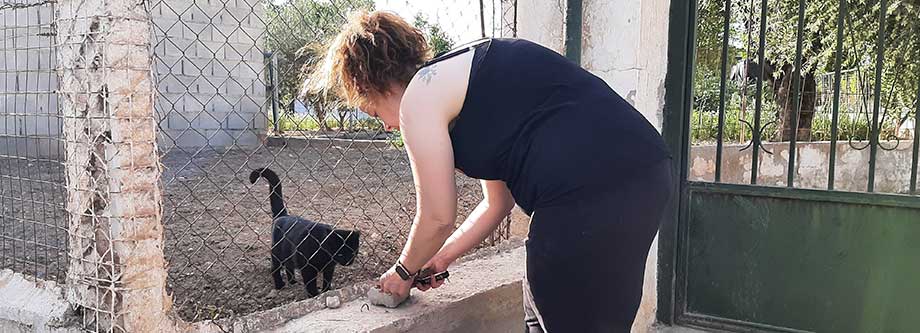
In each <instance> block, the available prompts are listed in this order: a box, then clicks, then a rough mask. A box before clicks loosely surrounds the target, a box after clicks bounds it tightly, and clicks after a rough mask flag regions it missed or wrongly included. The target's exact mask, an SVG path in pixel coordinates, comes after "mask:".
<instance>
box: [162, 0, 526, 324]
mask: <svg viewBox="0 0 920 333" xmlns="http://www.w3.org/2000/svg"><path fill="white" fill-rule="evenodd" d="M481 4H482V5H481V6H479V5H473V6H471V3H470V2H467V1H459V0H456V1H450V0H448V1H387V0H380V1H370V0H332V1H328V0H327V1H314V0H287V1H258V0H193V1H189V0H156V1H154V2H152V3H151V12H152V15H153V23H154V33H155V41H154V45H153V58H154V63H155V66H154V67H155V78H156V80H157V102H156V112H157V116H158V119H159V134H158V140H159V147H160V152H161V163H162V164H163V166H164V174H163V177H162V182H163V186H164V188H165V192H164V205H165V207H164V214H165V215H164V219H163V221H164V224H165V231H166V246H165V252H166V257H167V260H168V261H169V279H168V284H169V288H170V289H171V291H172V294H173V295H174V297H175V305H176V309H177V311H178V313H179V314H180V316H181V317H182V318H183V319H185V320H189V321H198V320H204V319H214V318H222V317H229V316H234V315H241V314H245V313H250V312H254V311H258V310H264V309H268V308H272V307H275V306H278V305H281V304H286V303H290V302H292V301H294V300H300V299H304V298H306V297H308V293H307V292H306V290H305V289H306V288H305V286H304V285H303V281H302V280H301V282H299V283H298V284H296V285H289V286H285V287H284V288H282V289H280V290H276V289H275V284H274V283H273V278H272V272H273V268H272V260H271V259H272V258H273V256H272V255H270V252H271V251H272V249H273V247H274V248H275V249H276V250H278V248H279V247H284V246H289V245H290V246H294V247H297V246H301V248H300V250H303V251H296V253H286V254H281V257H279V256H277V255H276V256H274V258H275V259H277V260H278V261H290V260H295V261H297V263H296V264H295V266H296V268H298V272H297V275H301V274H306V275H308V277H309V276H312V274H318V275H320V276H322V274H321V273H323V272H324V271H328V268H329V267H333V266H332V265H330V262H332V261H337V262H339V264H338V265H335V271H334V282H333V284H332V288H337V287H341V286H345V285H348V284H351V283H354V282H359V281H367V280H369V279H373V278H375V277H377V276H378V275H379V274H380V273H382V272H383V271H385V270H386V269H388V268H389V266H390V265H392V263H393V262H394V261H395V260H396V258H397V257H398V255H399V253H400V251H401V246H402V244H403V243H404V242H405V240H406V236H407V234H408V228H409V226H410V223H411V220H412V217H413V210H414V208H415V203H414V200H415V196H414V187H413V184H412V174H411V171H410V167H409V161H408V159H407V157H406V154H405V151H404V150H403V149H402V146H401V142H400V140H399V136H398V133H387V132H385V131H384V130H383V126H382V125H381V124H380V123H378V122H377V121H376V120H374V119H370V118H367V117H366V116H364V115H363V114H362V113H360V112H359V111H358V110H353V109H347V108H345V107H343V106H341V105H340V103H336V102H334V101H332V102H330V101H327V100H320V99H313V98H309V97H308V98H305V99H298V98H295V96H296V95H297V92H298V90H299V88H300V84H301V82H302V81H303V79H304V76H303V69H304V68H305V67H306V68H309V66H310V65H312V64H314V63H315V62H316V60H317V59H318V56H319V53H318V52H319V50H320V49H321V46H322V45H323V44H324V43H326V42H328V41H329V39H330V38H331V37H332V36H334V34H335V33H336V31H337V27H339V26H340V25H341V24H342V23H344V22H345V19H346V17H347V14H348V13H349V12H350V11H352V10H357V9H385V10H392V11H395V12H396V13H398V14H400V15H401V16H403V17H404V18H406V19H407V20H408V21H410V22H411V23H414V24H416V25H417V26H418V27H420V29H422V30H423V31H424V32H425V33H426V34H427V35H428V37H429V40H430V42H431V43H432V46H433V47H434V48H435V49H436V51H444V50H446V49H449V48H450V47H451V46H453V45H457V44H460V43H463V42H466V41H470V40H473V39H476V38H479V37H481V36H482V35H486V36H496V37H501V36H505V37H510V36H514V34H515V33H516V29H515V28H514V27H515V21H514V20H515V19H516V14H515V13H516V11H515V7H514V6H516V1H483V2H481ZM258 168H269V169H271V170H273V171H275V172H276V173H277V174H278V175H279V178H280V182H281V185H282V187H283V189H284V191H283V197H284V201H285V205H286V208H287V211H288V212H290V214H291V215H295V216H299V217H302V218H305V219H309V220H311V221H315V222H319V223H323V224H326V225H329V226H331V228H332V229H335V230H341V231H342V232H340V233H337V234H326V233H325V232H320V230H321V229H322V227H315V230H316V232H311V233H310V235H309V236H308V237H299V236H300V234H296V233H295V232H291V231H290V230H288V229H284V230H283V231H282V233H285V232H287V233H286V235H288V236H286V237H285V239H284V242H282V243H283V244H286V245H279V246H273V242H272V232H273V227H272V212H271V210H270V208H269V207H270V205H269V198H268V197H269V185H267V183H266V182H265V180H264V179H259V180H257V181H256V182H255V183H254V184H252V183H250V179H249V176H250V173H251V172H252V171H253V170H255V169H258ZM458 190H459V193H458V194H459V197H460V202H459V208H460V213H461V214H460V216H461V217H465V216H466V214H467V213H469V212H470V211H471V210H472V209H473V208H474V207H475V206H476V205H477V204H478V203H479V201H480V200H481V196H480V195H481V194H480V189H479V184H478V182H476V181H473V180H471V179H466V178H464V177H462V176H458ZM459 222H460V221H458V223H459ZM348 231H358V232H360V242H359V245H358V246H357V247H358V248H357V249H356V250H357V251H355V252H356V256H355V257H354V262H353V263H352V264H351V265H348V266H345V265H341V264H342V263H347V261H348V260H347V259H348V258H346V257H347V256H343V254H345V253H346V252H349V251H348V250H355V249H353V248H352V247H354V244H353V243H350V242H349V241H347V240H346V239H348V235H351V234H349V233H347V232H348ZM509 234H510V226H509V224H508V222H507V221H506V222H505V223H504V224H503V225H502V226H501V227H500V228H499V230H497V231H496V233H495V234H494V235H493V236H492V237H491V239H490V240H488V241H487V242H486V245H489V244H494V243H495V242H498V241H500V240H501V239H504V238H507V237H508V236H509ZM320 242H321V243H323V244H324V245H323V246H322V247H321V248H319V249H316V246H315V244H313V243H320ZM343 242H344V244H343ZM309 244H313V245H309ZM310 246H313V247H310ZM307 247H310V249H306V248H307ZM343 251H344V252H343ZM303 252H309V253H303ZM300 268H304V270H303V271H300ZM276 271H277V270H276ZM280 273H281V272H280V271H279V274H280ZM285 280H287V279H285ZM298 280H300V278H298ZM308 280H310V281H307V282H312V280H313V279H312V278H308ZM318 280H320V281H323V282H322V283H320V285H321V286H323V288H326V287H328V286H329V285H328V284H326V282H325V279H324V278H318Z"/></svg>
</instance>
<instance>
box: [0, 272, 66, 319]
mask: <svg viewBox="0 0 920 333" xmlns="http://www.w3.org/2000/svg"><path fill="white" fill-rule="evenodd" d="M0 295H3V297H0V332H56V333H57V332H60V333H63V332H80V329H78V328H77V327H76V326H75V325H74V320H75V318H73V316H72V309H71V308H70V306H69V304H68V303H67V301H66V300H65V299H64V290H63V288H61V286H60V285H58V284H57V283H54V282H48V281H42V280H36V279H35V278H32V277H30V276H25V275H22V274H20V273H16V272H13V271H11V270H8V269H5V270H2V271H0Z"/></svg>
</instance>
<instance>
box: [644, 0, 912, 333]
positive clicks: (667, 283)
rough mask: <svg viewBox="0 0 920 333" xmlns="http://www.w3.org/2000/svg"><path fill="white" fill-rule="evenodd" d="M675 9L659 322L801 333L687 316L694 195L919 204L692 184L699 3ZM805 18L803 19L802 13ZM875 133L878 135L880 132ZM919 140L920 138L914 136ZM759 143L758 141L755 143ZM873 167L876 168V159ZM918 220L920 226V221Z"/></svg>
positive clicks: (897, 198)
mask: <svg viewBox="0 0 920 333" xmlns="http://www.w3.org/2000/svg"><path fill="white" fill-rule="evenodd" d="M670 4H671V8H670V14H669V16H670V17H669V19H670V23H669V25H670V26H669V33H668V38H669V42H668V52H667V57H668V64H667V76H666V81H665V90H666V92H665V107H664V121H663V129H662V132H663V136H664V138H665V141H666V142H667V144H668V146H669V148H670V149H671V151H672V152H673V153H674V156H675V162H676V163H674V170H673V171H674V174H675V175H676V176H677V177H675V179H677V181H675V184H674V188H675V191H676V193H679V198H676V199H675V200H674V203H673V207H672V209H670V210H669V213H668V215H669V216H667V218H666V220H665V223H663V224H662V226H661V229H660V234H659V249H658V250H659V252H658V309H657V317H658V321H659V322H661V323H663V324H667V325H684V326H696V327H705V328H714V329H720V330H728V331H751V330H756V331H784V332H801V331H802V330H799V329H796V328H791V327H776V326H770V325H766V324H763V323H757V322H751V321H739V320H734V319H730V318H722V317H718V316H711V315H707V314H703V313H692V312H690V311H688V306H687V302H688V292H691V290H688V283H687V279H688V271H687V268H688V267H687V265H688V246H689V245H688V242H689V239H688V237H689V236H688V232H689V228H690V221H691V216H690V215H691V210H690V208H691V195H692V194H694V193H700V194H704V195H710V194H712V195H736V196H748V197H756V198H766V199H779V200H791V201H796V202H803V203H806V204H811V203H813V202H814V203H821V204H827V203H830V204H841V205H860V206H873V207H882V209H887V208H892V209H907V210H911V211H913V210H917V211H920V200H918V198H917V197H914V196H905V195H888V194H878V193H855V192H841V191H835V190H833V189H828V190H811V189H800V188H794V187H767V186H760V185H737V184H725V183H711V182H696V181H688V174H689V162H690V146H691V142H690V141H691V140H690V116H691V114H692V98H693V79H692V78H693V73H694V70H695V69H694V63H695V59H694V54H695V48H696V43H695V41H696V37H697V31H696V27H697V23H698V22H697V16H696V13H697V1H695V0H690V1H688V0H671V1H670ZM800 15H803V14H801V13H800ZM800 19H801V17H800ZM838 63H839V60H838ZM918 113H920V112H918ZM918 118H920V116H918ZM875 133H878V132H877V131H876V132H875ZM876 135H877V134H876ZM915 137H917V135H915ZM754 140H759V139H757V138H755V139H754ZM877 142H878V139H877V136H876V138H874V143H876V144H877ZM914 142H915V143H914V144H915V146H914V157H913V159H914V166H913V168H912V169H913V170H912V171H911V173H912V174H911V175H912V179H911V188H912V191H914V193H915V192H916V178H917V176H916V174H917V155H918V154H917V148H918V147H917V144H916V143H917V140H916V139H915V140H914ZM793 145H794V143H793ZM793 147H794V146H793ZM755 150H756V148H755ZM755 161H756V160H755ZM872 162H874V156H873V161H872ZM793 163H794V162H793ZM873 164H874V163H873ZM755 170H756V169H755ZM831 173H833V169H831ZM755 174H756V171H755ZM831 177H832V176H831ZM870 177H872V176H870ZM832 179H833V178H831V183H833V180H832ZM870 182H871V178H870ZM870 191H871V188H870ZM902 216H903V215H902ZM917 220H918V222H920V218H918V219H917ZM900 221H903V220H900ZM911 272H913V271H911Z"/></svg>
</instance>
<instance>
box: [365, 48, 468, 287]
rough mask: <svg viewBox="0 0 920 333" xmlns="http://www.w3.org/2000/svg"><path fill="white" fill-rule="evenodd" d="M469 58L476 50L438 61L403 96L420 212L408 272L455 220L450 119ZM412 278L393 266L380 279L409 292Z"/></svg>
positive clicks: (406, 259) (405, 260)
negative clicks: (407, 277) (405, 278)
mask: <svg viewBox="0 0 920 333" xmlns="http://www.w3.org/2000/svg"><path fill="white" fill-rule="evenodd" d="M469 53H471V52H469ZM471 63H472V54H468V55H460V56H457V57H455V58H452V59H449V60H446V61H444V62H442V63H437V64H434V65H432V66H431V67H428V68H427V69H426V74H425V75H423V76H419V75H417V76H416V77H415V78H414V79H413V80H412V82H410V83H409V86H408V87H407V88H406V90H405V93H404V94H403V97H402V101H401V104H400V109H399V127H400V131H401V132H402V135H403V141H404V142H405V144H406V151H407V153H408V154H409V163H410V164H411V166H412V176H413V180H414V181H415V192H416V212H415V219H414V220H413V222H412V228H411V229H410V231H409V238H408V239H407V241H406V245H405V246H404V247H403V251H402V254H401V255H400V257H399V262H400V263H401V264H402V265H403V266H404V268H405V269H406V270H407V271H409V273H410V274H412V273H416V272H418V271H420V270H421V269H422V267H423V266H424V265H425V263H427V262H428V261H429V260H430V259H431V258H432V257H433V256H434V255H435V253H437V252H438V250H439V249H440V248H441V246H442V245H444V241H445V240H447V238H448V237H449V236H450V234H451V233H452V232H453V230H454V222H456V220H457V185H456V182H455V171H454V152H453V149H452V147H453V146H452V145H451V139H450V133H449V130H448V124H449V123H450V121H451V120H452V119H454V118H455V117H456V116H457V114H458V113H459V112H460V109H461V108H462V107H463V99H464V97H465V96H466V86H467V82H468V80H469V70H470V64H471ZM442 64H443V65H444V66H443V67H442V66H441V65H442ZM435 66H437V67H435ZM413 283H414V281H412V280H408V281H407V280H402V279H401V278H400V277H399V276H398V275H397V274H396V271H395V269H394V268H391V269H390V270H389V271H387V272H386V273H384V274H383V275H382V276H381V277H380V279H379V280H378V285H379V286H380V288H381V290H382V291H383V292H386V293H393V294H397V295H399V296H406V295H407V294H408V293H409V289H410V288H411V286H412V284H413Z"/></svg>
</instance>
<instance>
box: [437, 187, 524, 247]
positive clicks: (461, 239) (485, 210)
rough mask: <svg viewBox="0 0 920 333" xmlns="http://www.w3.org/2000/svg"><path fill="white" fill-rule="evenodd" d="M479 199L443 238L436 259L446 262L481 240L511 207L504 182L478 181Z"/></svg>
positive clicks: (512, 200)
mask: <svg viewBox="0 0 920 333" xmlns="http://www.w3.org/2000/svg"><path fill="white" fill-rule="evenodd" d="M482 193H483V199H482V202H480V203H479V205H478V206H476V209H474V210H473V212H472V213H470V215H469V216H468V217H467V218H466V221H464V222H463V224H462V225H460V228H458V229H457V230H456V231H454V233H453V234H452V235H451V236H450V238H448V239H447V242H446V243H445V244H444V246H443V247H441V250H440V251H438V253H437V254H436V255H435V256H436V261H440V262H442V263H444V264H445V265H449V264H450V263H452V262H454V261H455V260H457V258H459V257H460V256H462V255H463V254H464V253H466V252H469V251H470V250H472V249H473V248H474V247H476V246H477V245H479V244H480V243H482V241H483V240H485V239H486V237H488V236H489V235H490V234H491V233H492V232H493V231H495V228H496V227H498V225H499V223H501V221H502V220H503V219H504V218H505V217H507V216H508V214H509V213H511V209H513V208H514V198H513V197H512V196H511V191H509V190H508V186H507V185H505V182H503V181H498V180H483V181H482Z"/></svg>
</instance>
